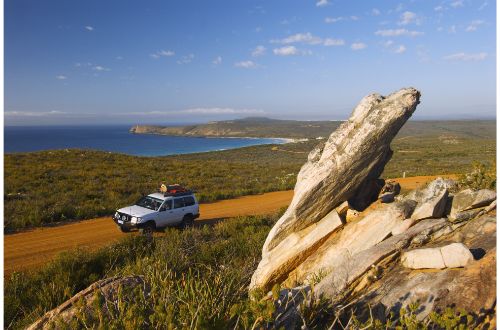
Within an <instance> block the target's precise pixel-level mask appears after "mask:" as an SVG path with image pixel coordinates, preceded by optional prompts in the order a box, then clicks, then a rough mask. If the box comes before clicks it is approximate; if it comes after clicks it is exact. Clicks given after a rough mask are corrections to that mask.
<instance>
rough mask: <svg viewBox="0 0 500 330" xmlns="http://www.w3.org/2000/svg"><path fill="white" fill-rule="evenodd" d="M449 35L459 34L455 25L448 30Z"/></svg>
mask: <svg viewBox="0 0 500 330" xmlns="http://www.w3.org/2000/svg"><path fill="white" fill-rule="evenodd" d="M448 33H452V34H454V33H457V27H456V26H455V25H452V26H450V27H449V28H448Z"/></svg>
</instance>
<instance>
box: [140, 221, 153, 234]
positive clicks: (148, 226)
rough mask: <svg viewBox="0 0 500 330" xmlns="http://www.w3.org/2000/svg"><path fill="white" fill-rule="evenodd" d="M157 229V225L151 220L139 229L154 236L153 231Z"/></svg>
mask: <svg viewBox="0 0 500 330" xmlns="http://www.w3.org/2000/svg"><path fill="white" fill-rule="evenodd" d="M154 231H155V225H154V224H153V223H151V222H148V223H146V224H145V225H144V227H142V228H140V229H139V232H140V233H141V234H142V235H144V236H148V237H151V236H153V232H154Z"/></svg>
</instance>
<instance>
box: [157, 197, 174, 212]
mask: <svg viewBox="0 0 500 330" xmlns="http://www.w3.org/2000/svg"><path fill="white" fill-rule="evenodd" d="M171 209H172V200H168V201H165V203H163V206H162V207H161V210H160V211H166V210H171Z"/></svg>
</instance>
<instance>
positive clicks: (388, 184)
mask: <svg viewBox="0 0 500 330" xmlns="http://www.w3.org/2000/svg"><path fill="white" fill-rule="evenodd" d="M388 192H392V193H394V195H399V193H400V192H401V185H400V184H399V182H396V181H394V180H387V181H385V185H384V186H383V187H382V190H381V191H380V193H381V194H384V193H388Z"/></svg>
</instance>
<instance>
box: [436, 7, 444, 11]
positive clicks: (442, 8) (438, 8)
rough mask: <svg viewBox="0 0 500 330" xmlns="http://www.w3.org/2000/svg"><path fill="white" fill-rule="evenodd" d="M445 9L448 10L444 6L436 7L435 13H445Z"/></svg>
mask: <svg viewBox="0 0 500 330" xmlns="http://www.w3.org/2000/svg"><path fill="white" fill-rule="evenodd" d="M445 9H446V8H445V7H443V6H436V7H434V11H443V10H445Z"/></svg>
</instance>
